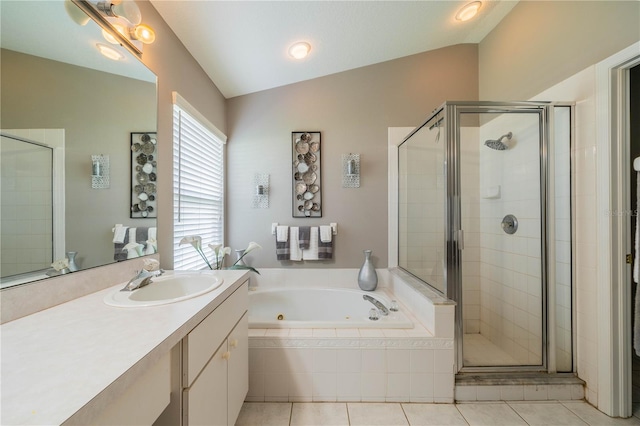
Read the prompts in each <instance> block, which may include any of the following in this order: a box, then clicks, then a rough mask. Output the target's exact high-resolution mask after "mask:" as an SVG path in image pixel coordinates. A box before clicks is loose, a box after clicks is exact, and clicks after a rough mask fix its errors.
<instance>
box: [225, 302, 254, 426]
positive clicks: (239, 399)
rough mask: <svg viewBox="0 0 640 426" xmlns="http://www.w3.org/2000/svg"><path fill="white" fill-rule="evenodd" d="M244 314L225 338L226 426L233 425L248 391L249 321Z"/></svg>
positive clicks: (246, 314)
mask: <svg viewBox="0 0 640 426" xmlns="http://www.w3.org/2000/svg"><path fill="white" fill-rule="evenodd" d="M248 315H249V314H248V313H245V314H244V315H243V316H242V318H241V319H240V321H239V322H238V324H236V326H235V328H234V329H233V330H232V331H231V334H229V337H228V338H227V342H228V343H227V344H228V345H229V371H228V380H229V404H228V407H229V408H228V414H227V415H228V424H229V425H234V424H235V422H236V419H237V418H238V414H240V409H241V408H242V403H243V402H244V399H245V397H246V396H247V392H248V391H249V321H248Z"/></svg>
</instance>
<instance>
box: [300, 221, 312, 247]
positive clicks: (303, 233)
mask: <svg viewBox="0 0 640 426" xmlns="http://www.w3.org/2000/svg"><path fill="white" fill-rule="evenodd" d="M310 230H311V228H310V227H308V226H301V227H300V231H299V232H298V236H299V239H300V249H301V250H306V249H308V248H309V238H310V234H309V233H310V232H311V231H310Z"/></svg>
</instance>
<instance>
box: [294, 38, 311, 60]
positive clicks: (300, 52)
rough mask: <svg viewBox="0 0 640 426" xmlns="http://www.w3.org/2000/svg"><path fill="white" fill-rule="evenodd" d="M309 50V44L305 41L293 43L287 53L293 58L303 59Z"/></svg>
mask: <svg viewBox="0 0 640 426" xmlns="http://www.w3.org/2000/svg"><path fill="white" fill-rule="evenodd" d="M310 51H311V45H310V44H309V43H307V42H305V41H299V42H297V43H294V44H292V45H291V47H290V48H289V55H290V56H291V57H293V58H295V59H304V58H306V57H307V55H308V54H309V52H310Z"/></svg>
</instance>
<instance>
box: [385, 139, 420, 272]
mask: <svg viewBox="0 0 640 426" xmlns="http://www.w3.org/2000/svg"><path fill="white" fill-rule="evenodd" d="M413 129H414V127H389V128H388V130H387V135H388V136H387V139H388V141H389V144H388V156H387V158H388V172H387V175H388V177H389V178H388V182H389V185H388V186H389V187H388V188H387V193H388V194H389V199H388V203H387V205H388V208H389V212H388V213H389V214H388V215H387V216H388V218H389V223H388V227H387V228H388V234H387V239H388V244H387V246H388V253H387V258H388V267H389V268H396V267H397V266H398V146H399V145H400V143H402V141H403V140H404V138H405V137H406V136H407V135H408V134H409V132H411V131H412V130H413Z"/></svg>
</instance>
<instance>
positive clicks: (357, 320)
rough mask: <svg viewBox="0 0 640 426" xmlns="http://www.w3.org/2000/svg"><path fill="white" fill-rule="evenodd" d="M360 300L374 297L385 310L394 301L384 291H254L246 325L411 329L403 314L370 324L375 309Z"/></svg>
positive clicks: (408, 320)
mask: <svg viewBox="0 0 640 426" xmlns="http://www.w3.org/2000/svg"><path fill="white" fill-rule="evenodd" d="M363 296H369V297H373V298H374V299H376V300H377V301H379V302H381V303H382V304H383V305H384V306H386V307H387V308H388V307H390V306H391V301H392V300H393V299H392V298H391V297H390V295H389V294H388V293H387V292H385V291H384V290H380V291H375V292H365V291H361V290H353V289H344V288H326V287H325V288H284V287H283V288H271V289H261V290H257V289H255V288H254V289H252V291H250V292H249V306H250V308H249V324H251V325H250V326H251V328H294V329H299V328H335V329H340V328H398V329H411V328H413V322H412V321H411V320H410V319H409V318H408V317H407V315H405V313H404V312H402V311H400V312H393V311H390V312H389V313H388V315H382V314H380V315H379V319H378V320H375V321H373V320H371V319H370V318H369V311H370V310H371V309H372V308H374V305H373V304H372V303H370V302H368V301H366V300H364V298H363Z"/></svg>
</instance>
